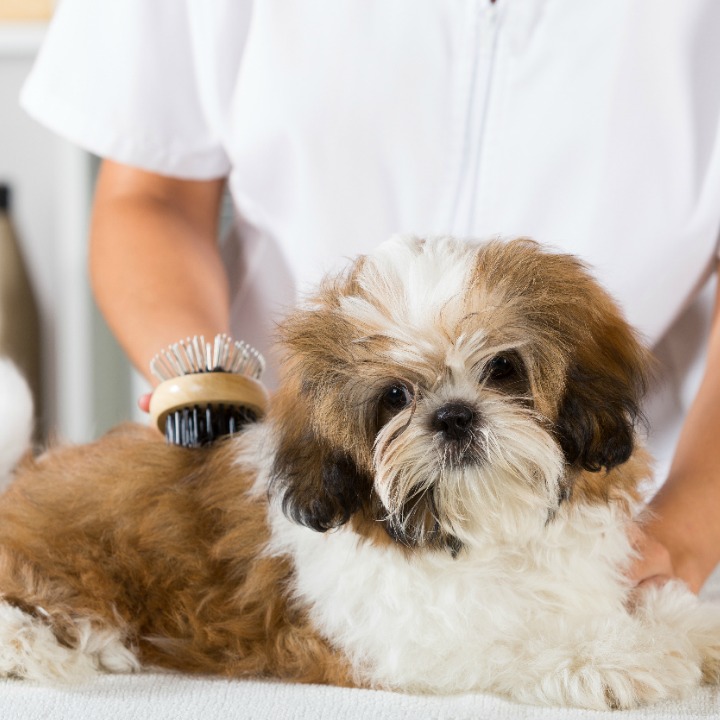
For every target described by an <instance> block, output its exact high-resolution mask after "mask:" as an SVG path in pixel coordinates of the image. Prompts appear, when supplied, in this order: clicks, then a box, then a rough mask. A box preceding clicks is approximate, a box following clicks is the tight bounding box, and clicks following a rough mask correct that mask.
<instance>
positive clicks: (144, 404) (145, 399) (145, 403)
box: [138, 393, 152, 412]
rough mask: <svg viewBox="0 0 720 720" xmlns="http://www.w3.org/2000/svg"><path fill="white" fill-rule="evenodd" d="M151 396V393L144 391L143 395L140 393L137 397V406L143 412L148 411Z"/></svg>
mask: <svg viewBox="0 0 720 720" xmlns="http://www.w3.org/2000/svg"><path fill="white" fill-rule="evenodd" d="M151 397H152V393H145V394H144V395H141V396H140V397H139V398H138V407H139V408H140V409H141V410H142V411H143V412H150V398H151Z"/></svg>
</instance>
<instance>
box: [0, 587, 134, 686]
mask: <svg viewBox="0 0 720 720" xmlns="http://www.w3.org/2000/svg"><path fill="white" fill-rule="evenodd" d="M73 634H74V635H75V636H76V638H75V640H74V641H73V642H72V643H65V642H60V641H59V640H58V638H57V636H56V635H55V633H54V632H53V630H52V628H51V626H50V624H49V623H48V622H47V619H46V618H44V617H42V612H39V613H38V615H37V616H36V615H31V614H29V613H27V612H25V611H24V610H22V609H20V608H19V607H16V606H14V605H12V604H9V603H7V602H3V601H0V676H4V677H14V678H24V679H28V680H37V681H43V682H48V681H50V682H58V681H60V682H71V683H72V682H81V681H83V680H86V679H88V678H90V677H92V676H93V675H96V674H97V673H98V672H102V671H105V672H115V673H126V672H133V671H135V670H138V669H139V667H140V664H139V662H138V660H137V658H136V657H135V655H134V654H133V653H132V651H131V650H129V649H128V648H127V647H125V645H124V644H123V643H122V641H121V638H120V633H119V632H118V630H117V629H114V628H98V627H96V626H94V625H93V624H92V623H91V622H90V621H89V620H86V619H84V620H80V621H79V622H78V623H77V624H76V625H75V626H74V627H73Z"/></svg>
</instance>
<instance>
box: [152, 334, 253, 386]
mask: <svg viewBox="0 0 720 720" xmlns="http://www.w3.org/2000/svg"><path fill="white" fill-rule="evenodd" d="M264 370H265V360H264V358H263V356H262V355H261V354H260V353H259V352H258V351H257V350H255V348H253V347H250V345H248V344H247V343H244V342H242V341H240V340H233V339H232V338H231V337H229V336H228V335H225V334H222V335H216V336H215V340H214V342H212V343H210V342H206V341H205V338H204V337H203V336H202V335H199V336H198V335H196V336H195V337H193V338H187V339H185V340H181V341H180V342H177V343H175V344H173V345H170V346H169V347H168V348H166V349H165V350H161V351H160V352H159V353H158V354H157V355H156V356H155V357H154V358H153V359H152V360H151V362H150V372H152V374H153V375H154V376H155V377H156V378H157V379H158V380H160V381H162V382H164V381H165V380H171V379H172V378H174V377H179V376H180V375H189V374H190V373H204V372H229V373H234V374H236V375H245V376H247V377H251V378H254V379H255V380H259V379H260V376H261V375H262V374H263V371H264Z"/></svg>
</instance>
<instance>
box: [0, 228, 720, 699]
mask: <svg viewBox="0 0 720 720" xmlns="http://www.w3.org/2000/svg"><path fill="white" fill-rule="evenodd" d="M282 341H283V343H284V349H285V352H286V359H285V365H284V379H283V382H282V386H281V388H280V390H279V392H278V393H277V395H276V396H275V398H274V400H273V408H272V412H271V414H270V416H269V417H268V418H267V420H266V421H264V422H263V423H260V424H257V425H255V426H252V427H249V428H248V429H247V430H245V431H244V432H243V433H242V434H241V435H239V436H236V437H235V438H233V439H231V440H228V441H225V442H223V443H220V444H218V445H217V446H215V447H214V448H212V449H209V450H202V451H198V450H185V449H179V448H176V447H168V446H166V445H165V444H164V442H163V440H161V439H160V438H159V437H157V436H156V434H155V433H154V432H153V431H150V430H148V429H145V428H141V427H123V428H120V429H118V430H116V431H114V432H112V433H110V434H109V435H107V436H106V437H104V438H103V439H101V440H100V441H98V442H96V443H94V444H92V445H89V446H85V447H77V448H60V449H56V450H52V451H50V452H47V453H46V454H44V455H42V456H40V457H39V458H38V459H36V460H25V461H24V462H22V463H21V464H20V466H19V467H18V468H17V469H16V470H15V473H14V480H13V482H12V485H11V487H10V489H9V490H8V491H7V492H6V494H5V495H4V496H3V497H2V498H0V593H1V594H2V602H1V603H0V672H2V673H3V674H5V675H15V676H25V677H30V678H45V677H50V678H56V677H66V678H76V677H82V676H84V675H85V674H86V673H89V672H93V671H97V670H109V671H129V670H134V669H136V668H139V667H141V666H164V667H169V668H175V669H179V670H183V671H191V672H210V673H222V674H224V675H228V676H247V675H263V676H275V677H279V678H284V679H289V680H297V681H306V682H327V683H336V684H344V685H359V686H372V687H383V688H394V689H400V690H406V691H418V692H437V693H451V692H458V691H470V690H484V691H490V692H495V693H501V694H503V695H506V696H510V697H512V698H515V699H517V700H521V701H526V702H530V703H546V704H559V705H575V706H582V707H595V708H603V707H608V706H610V707H630V706H633V705H635V704H637V703H642V702H651V701H655V700H660V699H662V698H667V697H672V696H677V695H679V694H681V693H683V692H686V691H688V690H689V689H691V688H693V687H695V686H696V685H697V684H698V683H700V682H701V681H702V680H705V681H712V682H716V681H717V680H718V674H719V673H718V670H719V668H720V609H718V608H717V607H712V606H708V605H705V604H703V603H701V602H700V601H698V600H697V599H696V598H695V597H694V596H693V595H692V594H691V593H689V592H688V591H687V590H685V589H684V588H683V587H682V586H681V585H680V584H675V583H670V584H668V585H666V586H665V587H663V588H660V589H651V590H649V591H648V592H647V593H645V594H644V595H642V596H640V597H637V598H634V602H632V603H631V602H629V599H630V596H631V588H630V586H629V584H628V582H627V581H626V580H625V579H624V577H623V570H624V569H625V568H626V566H627V564H628V562H629V561H630V559H631V557H632V549H631V545H630V543H629V541H628V535H627V531H628V526H629V522H630V519H631V516H632V513H633V512H634V511H636V510H637V501H638V493H637V486H638V483H639V482H641V481H642V480H644V479H645V478H646V477H647V475H648V472H649V470H648V460H647V457H646V456H645V454H644V452H643V451H642V450H641V449H638V448H637V446H636V444H635V423H636V420H637V417H638V405H639V402H640V397H641V394H642V391H643V389H644V384H645V369H646V362H647V358H646V354H645V351H644V350H643V349H642V347H641V346H640V344H639V343H638V342H637V340H636V338H635V335H634V334H633V332H632V331H631V329H630V328H629V327H628V326H627V324H626V323H625V322H624V320H623V319H622V317H621V316H620V314H619V312H618V309H617V308H616V306H615V305H614V304H613V302H612V301H611V300H610V299H609V298H608V296H607V295H606V294H605V293H604V292H603V291H602V290H601V289H600V288H599V287H598V286H597V284H596V283H595V282H594V281H593V279H592V278H591V277H590V276H589V274H588V273H587V272H586V271H585V269H584V268H583V267H582V265H581V264H580V263H578V262H577V261H576V260H575V259H573V258H572V257H569V256H567V255H559V254H550V253H546V252H544V251H543V250H542V249H541V248H540V247H539V246H538V245H537V244H535V243H533V242H531V241H528V240H516V241H511V242H507V243H503V242H491V243H489V244H481V245H478V244H471V243H465V242H459V241H456V240H453V239H449V238H443V239H427V240H423V239H418V238H395V239H393V240H391V241H390V242H388V243H386V244H385V245H383V246H381V248H380V249H379V250H378V251H377V252H376V253H374V254H373V255H372V256H368V257H362V258H360V259H359V260H357V261H356V262H355V263H354V264H353V265H352V266H351V267H350V269H349V270H348V271H347V272H345V273H343V274H342V275H340V276H339V277H334V278H332V279H329V280H327V281H326V282H325V283H324V284H323V285H322V287H321V288H320V290H319V291H318V293H317V294H316V295H315V296H314V298H313V299H312V301H311V302H310V303H309V304H308V305H307V306H306V307H305V308H304V309H301V310H299V311H297V312H295V313H294V314H292V315H291V316H290V317H289V319H288V320H287V321H286V322H285V323H284V325H283V327H282Z"/></svg>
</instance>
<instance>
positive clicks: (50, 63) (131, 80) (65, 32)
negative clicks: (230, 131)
mask: <svg viewBox="0 0 720 720" xmlns="http://www.w3.org/2000/svg"><path fill="white" fill-rule="evenodd" d="M206 2H207V5H206V6H205V7H206V8H208V10H209V13H210V15H212V13H213V12H215V13H216V14H218V13H217V10H216V9H215V8H214V5H216V4H217V3H218V2H220V0H217V1H216V0H206ZM224 2H225V3H226V4H228V3H229V0H224ZM235 2H236V3H237V2H238V0H235ZM193 14H195V15H197V7H193V0H115V1H114V2H103V1H102V0H63V2H61V3H60V4H59V6H58V9H57V11H56V14H55V17H54V18H53V21H52V23H51V25H50V28H49V30H48V34H47V36H46V38H45V41H44V43H43V46H42V48H41V51H40V53H39V55H38V58H37V61H36V63H35V65H34V67H33V69H32V71H31V73H30V76H29V77H28V80H27V81H26V83H25V86H24V87H23V91H22V94H21V99H20V101H21V105H22V106H23V107H24V108H25V109H26V110H27V111H28V112H29V114H30V115H31V116H33V117H34V118H35V119H36V120H38V121H39V122H40V123H42V124H43V125H46V126H47V127H48V128H49V129H50V130H53V131H54V132H56V133H57V134H59V135H61V136H63V137H65V138H67V139H68V140H70V141H71V142H74V143H75V144H77V145H80V146H81V147H83V148H85V149H86V150H88V151H90V152H92V153H95V154H96V155H100V156H101V157H106V158H110V159H112V160H115V161H117V162H121V163H124V164H127V165H132V166H135V167H139V168H142V169H145V170H149V171H151V172H157V173H160V174H164V175H170V176H173V177H181V178H188V179H210V178H214V177H220V176H223V175H226V174H227V173H228V170H229V166H230V163H229V159H228V156H227V154H226V152H225V149H224V147H223V142H222V117H221V113H220V112H219V110H218V108H219V105H218V103H217V102H212V101H209V100H208V92H209V91H212V90H213V89H215V90H216V89H217V88H219V87H224V85H223V82H222V79H219V80H218V82H216V83H215V85H214V87H213V88H210V89H209V90H208V89H205V88H204V87H201V84H202V83H201V82H199V79H201V78H202V81H203V82H204V81H205V80H206V78H207V75H208V74H209V73H210V72H212V70H213V69H215V68H216V64H215V63H214V62H213V58H212V57H210V58H208V59H207V60H206V64H207V63H210V66H209V67H201V66H199V65H198V63H199V62H200V63H202V62H203V59H202V58H201V57H199V54H198V39H197V38H196V37H194V36H193V33H196V32H197V29H196V27H195V23H193V22H191V18H192V17H193ZM207 29H208V28H207V23H206V26H205V27H203V26H201V27H200V31H201V32H204V33H205V35H207ZM226 32H227V30H226ZM219 41H220V39H218V42H219ZM238 42H240V41H238ZM237 57H238V61H239V53H238V54H237ZM225 71H226V72H227V73H229V74H234V73H236V72H237V68H232V67H228V68H226V69H225ZM225 86H227V83H225Z"/></svg>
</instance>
